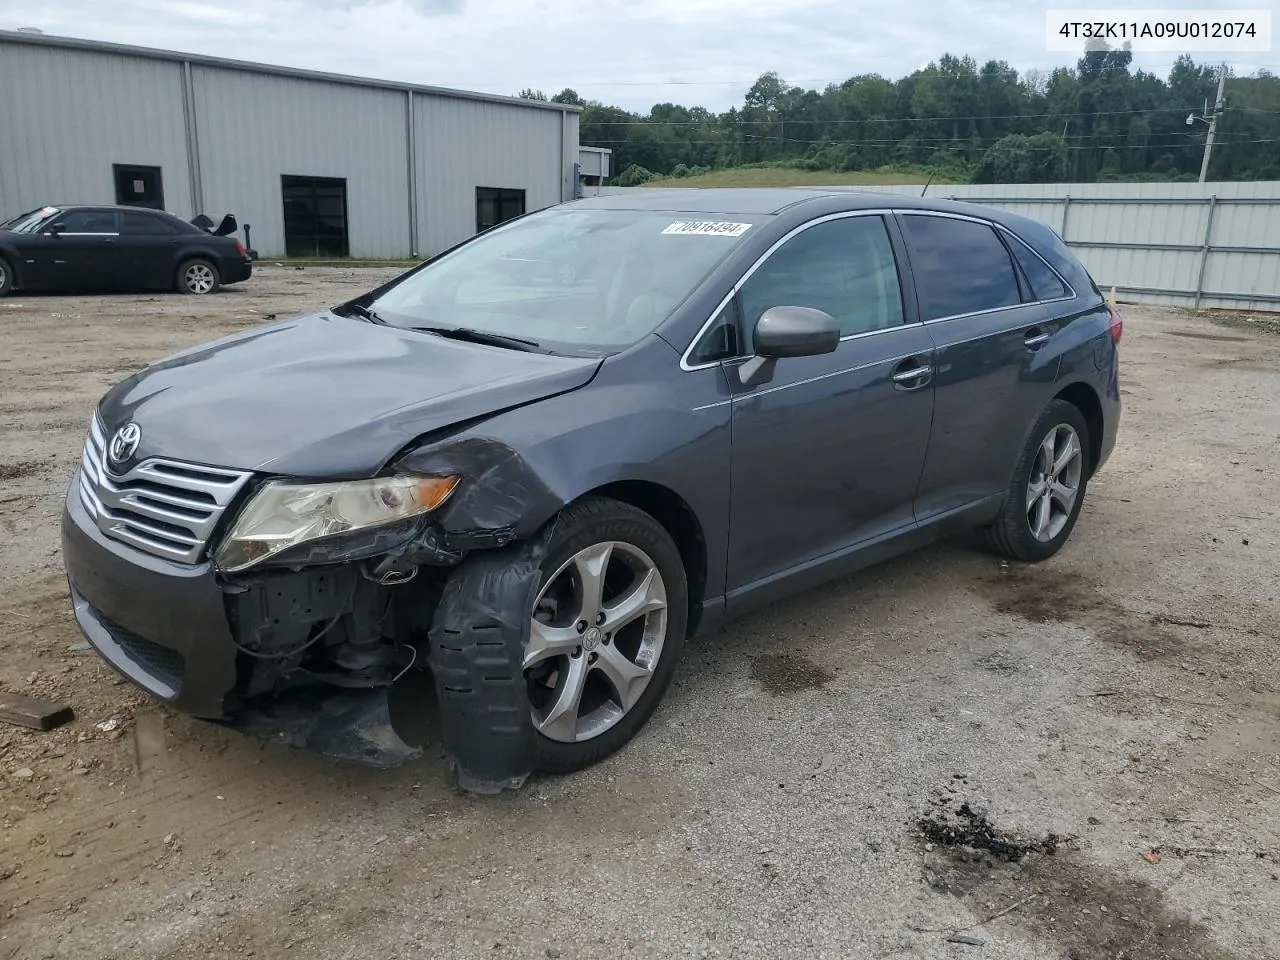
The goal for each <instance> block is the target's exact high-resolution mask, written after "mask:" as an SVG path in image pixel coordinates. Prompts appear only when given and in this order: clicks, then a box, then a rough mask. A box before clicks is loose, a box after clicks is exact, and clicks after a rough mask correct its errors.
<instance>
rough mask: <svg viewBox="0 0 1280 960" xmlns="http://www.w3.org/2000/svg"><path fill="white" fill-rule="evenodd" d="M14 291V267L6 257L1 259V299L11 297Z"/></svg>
mask: <svg viewBox="0 0 1280 960" xmlns="http://www.w3.org/2000/svg"><path fill="white" fill-rule="evenodd" d="M12 289H13V267H11V266H9V262H8V261H7V260H5V258H4V257H0V297H5V296H8V295H9V291H10V290H12Z"/></svg>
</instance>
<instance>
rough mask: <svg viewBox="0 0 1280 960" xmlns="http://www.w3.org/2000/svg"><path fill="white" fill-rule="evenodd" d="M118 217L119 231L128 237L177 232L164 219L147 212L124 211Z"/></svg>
mask: <svg viewBox="0 0 1280 960" xmlns="http://www.w3.org/2000/svg"><path fill="white" fill-rule="evenodd" d="M120 219H121V226H120V230H121V232H122V233H123V234H125V235H126V236H130V237H171V236H173V235H174V234H175V233H177V231H176V230H174V229H173V227H171V226H170V225H169V224H168V223H167V222H166V221H164V220H161V219H160V218H159V217H153V216H151V215H150V214H148V213H126V214H123V215H122V216H121V218H120Z"/></svg>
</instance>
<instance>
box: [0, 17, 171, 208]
mask: <svg viewBox="0 0 1280 960" xmlns="http://www.w3.org/2000/svg"><path fill="white" fill-rule="evenodd" d="M182 99H183V98H182V67H181V65H180V64H177V63H166V62H164V61H160V60H150V59H145V58H142V57H126V56H117V55H111V54H102V53H89V52H86V51H81V50H63V49H57V48H49V47H34V46H25V45H22V44H14V43H5V42H3V41H0V217H6V218H7V217H10V216H14V215H16V214H18V213H21V212H23V211H25V210H30V209H33V208H35V207H38V206H40V205H42V204H46V203H77V202H81V203H103V202H107V203H110V202H113V201H114V199H115V182H114V180H113V175H112V170H111V165H112V164H113V163H126V164H140V165H145V166H153V167H159V168H160V170H161V178H162V184H163V188H164V201H165V206H166V207H168V209H170V210H173V211H177V212H181V213H184V214H185V213H186V212H187V211H188V210H189V209H190V207H191V178H190V175H189V172H188V168H187V145H186V133H185V126H184V120H183V108H182Z"/></svg>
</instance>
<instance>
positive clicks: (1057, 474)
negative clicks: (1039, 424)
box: [1027, 423, 1084, 543]
mask: <svg viewBox="0 0 1280 960" xmlns="http://www.w3.org/2000/svg"><path fill="white" fill-rule="evenodd" d="M1083 472H1084V449H1083V447H1081V445H1080V435H1079V434H1078V433H1076V430H1075V428H1074V427H1072V426H1071V425H1070V424H1069V423H1059V424H1058V425H1057V426H1055V427H1054V428H1053V429H1051V430H1050V431H1049V432H1048V434H1046V435H1045V438H1044V439H1043V440H1042V441H1040V448H1039V450H1037V451H1036V458H1035V461H1034V462H1033V463H1032V465H1031V477H1030V479H1029V480H1028V481H1027V524H1028V525H1029V526H1030V528H1031V535H1032V536H1033V537H1035V538H1036V539H1037V540H1039V541H1041V542H1042V543H1047V542H1048V541H1050V540H1053V539H1054V538H1055V537H1056V536H1058V534H1060V533H1061V532H1062V529H1063V527H1065V526H1066V525H1067V521H1068V520H1069V519H1070V518H1071V511H1072V510H1073V509H1074V507H1075V504H1076V498H1077V497H1079V496H1080V477H1081V475H1082V474H1083Z"/></svg>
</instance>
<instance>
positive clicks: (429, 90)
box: [0, 30, 582, 113]
mask: <svg viewBox="0 0 1280 960" xmlns="http://www.w3.org/2000/svg"><path fill="white" fill-rule="evenodd" d="M0 43H24V44H27V45H29V46H44V47H58V48H61V49H64V50H87V51H90V52H93V53H113V54H116V55H119V56H127V57H144V58H146V59H148V60H168V61H171V62H173V63H191V64H199V65H202V66H208V67H222V68H224V69H227V70H240V71H243V72H247V73H263V74H268V75H271V76H277V77H295V78H298V79H303V80H320V81H323V82H325V83H342V84H348V85H351V86H357V87H376V88H378V89H382V90H412V91H413V92H414V93H424V94H429V95H432V96H437V97H452V98H454V99H458V100H480V101H482V102H485V103H504V104H508V105H510V106H517V107H529V108H531V109H535V110H557V111H560V112H561V113H581V112H582V108H581V107H579V106H576V105H574V104H571V103H551V102H547V101H543V100H526V99H524V98H523V97H503V96H498V95H495V94H489V93H476V92H474V91H471V90H454V89H451V88H449V87H432V86H426V85H423V84H416V83H399V82H397V81H394V80H375V79H372V78H369V77H350V76H346V75H345V74H340V73H324V72H322V71H319V70H302V69H298V68H295V67H279V66H275V65H273V64H268V63H251V62H249V61H247V60H231V59H228V58H226V57H208V56H204V55H202V54H196V53H182V52H180V51H177V50H160V49H157V48H155V47H135V46H132V45H129V44H123V43H107V42H105V41H102V40H79V39H76V38H74V37H55V36H50V35H48V34H43V33H24V32H21V31H16V30H0Z"/></svg>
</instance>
